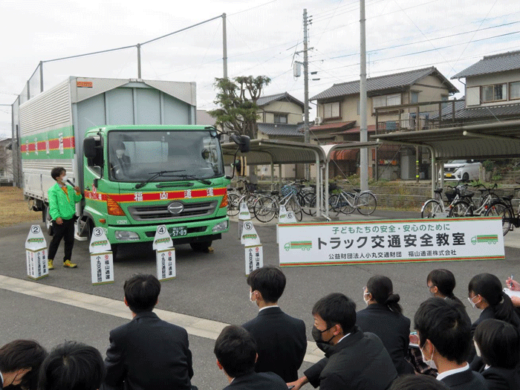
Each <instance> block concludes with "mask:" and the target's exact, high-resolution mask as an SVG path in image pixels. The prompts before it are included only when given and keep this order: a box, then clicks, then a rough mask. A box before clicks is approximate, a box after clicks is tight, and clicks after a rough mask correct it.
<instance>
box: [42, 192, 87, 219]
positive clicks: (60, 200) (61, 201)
mask: <svg viewBox="0 0 520 390" xmlns="http://www.w3.org/2000/svg"><path fill="white" fill-rule="evenodd" d="M67 191H68V194H69V195H68V198H67V194H65V191H63V190H62V189H61V187H60V185H59V184H58V183H56V184H54V185H53V186H52V187H51V188H49V192H48V194H49V213H50V215H51V218H52V219H53V220H56V219H58V218H61V219H71V218H72V217H74V214H75V213H76V208H75V204H76V203H78V202H79V201H80V200H81V198H82V196H81V194H79V195H77V194H76V191H75V190H74V188H73V187H71V186H69V185H67Z"/></svg>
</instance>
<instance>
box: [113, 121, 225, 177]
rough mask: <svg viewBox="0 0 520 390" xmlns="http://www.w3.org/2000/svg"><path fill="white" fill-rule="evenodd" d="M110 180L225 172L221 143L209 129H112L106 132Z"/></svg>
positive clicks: (210, 174)
mask: <svg viewBox="0 0 520 390" xmlns="http://www.w3.org/2000/svg"><path fill="white" fill-rule="evenodd" d="M108 162H109V165H108V167H109V172H110V179H111V180H114V181H124V182H142V181H146V180H148V179H150V177H151V176H152V175H153V174H154V173H156V172H158V171H172V170H174V171H177V172H180V171H182V175H179V174H175V173H171V174H167V173H166V174H164V175H159V176H157V177H156V178H155V179H154V180H152V182H158V181H175V180H186V177H190V178H193V179H211V178H214V177H221V176H223V175H224V164H223V160H222V153H221V149H220V143H219V141H218V138H217V137H216V136H215V134H212V133H210V132H209V131H203V130H200V131H191V130H186V131H172V130H170V131H166V130H165V131H111V132H110V133H109V135H108Z"/></svg>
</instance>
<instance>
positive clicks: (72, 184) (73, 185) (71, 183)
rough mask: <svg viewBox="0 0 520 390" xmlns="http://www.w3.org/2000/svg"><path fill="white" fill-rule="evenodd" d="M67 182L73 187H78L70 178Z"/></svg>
mask: <svg viewBox="0 0 520 390" xmlns="http://www.w3.org/2000/svg"><path fill="white" fill-rule="evenodd" d="M67 183H69V184H70V185H71V186H72V187H76V185H75V184H74V183H73V182H71V181H70V180H69V179H67Z"/></svg>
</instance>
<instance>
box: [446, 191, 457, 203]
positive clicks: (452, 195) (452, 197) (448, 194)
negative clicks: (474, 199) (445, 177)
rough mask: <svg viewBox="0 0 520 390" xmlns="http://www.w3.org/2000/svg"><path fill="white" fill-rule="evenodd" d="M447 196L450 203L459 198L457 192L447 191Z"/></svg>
mask: <svg viewBox="0 0 520 390" xmlns="http://www.w3.org/2000/svg"><path fill="white" fill-rule="evenodd" d="M444 194H445V195H446V198H448V202H450V203H451V202H453V199H455V196H457V191H449V192H448V191H446V192H445V193H444Z"/></svg>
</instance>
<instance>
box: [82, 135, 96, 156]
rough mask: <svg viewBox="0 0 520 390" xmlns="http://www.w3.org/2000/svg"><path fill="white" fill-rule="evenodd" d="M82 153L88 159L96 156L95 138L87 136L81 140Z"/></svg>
mask: <svg viewBox="0 0 520 390" xmlns="http://www.w3.org/2000/svg"><path fill="white" fill-rule="evenodd" d="M83 154H84V155H85V157H86V158H88V159H92V158H95V157H96V154H97V152H96V140H95V138H94V137H88V138H85V139H84V140H83Z"/></svg>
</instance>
